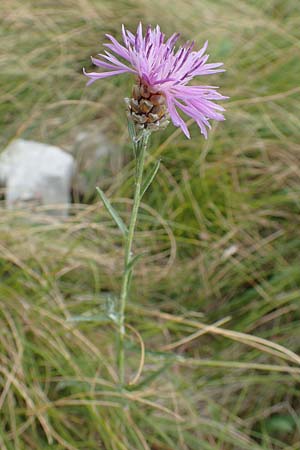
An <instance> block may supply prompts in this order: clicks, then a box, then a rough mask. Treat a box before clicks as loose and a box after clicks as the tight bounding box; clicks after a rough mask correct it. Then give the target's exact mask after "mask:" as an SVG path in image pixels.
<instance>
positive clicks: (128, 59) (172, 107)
mask: <svg viewBox="0 0 300 450" xmlns="http://www.w3.org/2000/svg"><path fill="white" fill-rule="evenodd" d="M122 36H123V41H124V45H122V44H120V43H119V42H118V41H117V40H116V39H115V38H114V37H113V36H111V35H109V34H107V35H106V37H107V38H108V39H109V40H110V43H107V44H104V45H105V46H106V47H107V48H108V49H109V50H110V51H111V52H113V53H115V55H117V56H115V55H113V54H112V53H111V52H109V51H105V54H99V56H100V57H101V59H97V58H92V62H93V64H94V65H95V66H98V67H101V68H102V69H105V71H104V72H101V73H98V72H90V73H87V72H86V71H85V70H84V74H85V75H86V76H87V77H89V78H90V80H89V82H88V84H91V83H93V82H94V81H96V80H97V79H101V78H106V77H110V76H114V75H120V74H123V73H126V72H129V73H133V74H135V75H136V84H135V85H134V87H133V91H132V97H131V98H130V99H125V100H126V103H127V107H128V114H129V116H130V117H131V119H132V120H133V121H134V122H135V124H136V125H137V126H138V127H139V128H148V129H150V130H152V129H153V130H155V129H158V128H161V127H164V126H166V125H167V124H168V118H169V117H170V118H171V120H172V122H173V124H174V125H175V126H176V127H180V128H181V129H182V131H183V132H184V134H185V135H186V136H187V137H188V138H189V137H190V134H189V131H188V128H187V125H186V123H185V122H184V120H183V118H182V117H181V116H180V115H179V113H178V109H179V110H181V111H182V112H183V113H184V114H186V115H187V116H189V117H191V118H192V119H194V120H195V122H196V123H197V124H198V126H199V128H200V130H201V133H202V134H203V135H204V136H205V137H207V128H211V125H210V123H209V120H210V119H214V120H218V121H220V120H224V116H223V115H222V113H220V111H224V108H223V107H222V106H220V105H218V104H216V103H214V101H213V100H223V99H226V98H228V97H225V96H223V95H221V94H220V93H219V92H217V87H216V86H204V85H200V86H199V85H198V86H194V85H190V86H188V85H187V84H188V83H189V82H190V81H191V80H192V79H193V78H194V77H195V76H197V75H201V76H203V75H210V74H214V73H217V72H224V69H220V67H221V66H222V65H223V64H222V63H213V64H207V60H208V58H209V55H206V54H205V52H206V49H207V42H205V44H204V46H203V47H202V48H201V50H199V51H194V50H193V48H194V44H195V43H194V42H187V43H186V44H185V45H183V46H181V47H179V48H178V49H177V50H176V49H175V44H176V42H177V40H178V39H179V36H180V35H179V34H178V33H175V34H173V35H172V36H171V37H170V38H169V39H167V40H166V39H165V35H164V34H163V33H162V32H161V31H160V27H159V26H158V25H157V26H156V28H154V29H152V28H151V26H148V27H147V30H146V33H145V35H144V36H143V29H142V24H141V23H140V24H139V26H138V28H137V32H136V34H135V35H133V34H132V33H131V32H130V31H128V30H126V29H125V27H124V25H123V26H122ZM120 58H121V59H120Z"/></svg>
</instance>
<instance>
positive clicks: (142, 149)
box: [117, 131, 150, 386]
mask: <svg viewBox="0 0 300 450" xmlns="http://www.w3.org/2000/svg"><path fill="white" fill-rule="evenodd" d="M149 135H150V134H149V132H148V131H144V133H143V135H142V137H141V139H140V141H139V142H138V143H136V142H133V145H134V147H135V152H136V164H137V166H136V176H135V193H134V200H133V207H132V211H131V216H130V223H129V229H128V234H127V235H126V240H125V257H124V272H123V278H122V288H121V296H120V309H119V343H118V344H119V345H118V357H117V358H118V359H117V363H118V369H119V381H120V385H121V386H124V382H125V367H124V361H125V354H124V353H125V352H124V340H125V309H126V302H127V298H128V294H129V284H130V279H131V274H132V265H130V262H131V260H132V258H133V254H132V243H133V238H134V232H135V226H136V221H137V216H138V211H139V206H140V201H141V189H142V180H143V173H144V163H145V154H146V149H147V145H148V140H149Z"/></svg>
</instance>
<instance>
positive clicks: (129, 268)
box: [126, 252, 146, 271]
mask: <svg viewBox="0 0 300 450" xmlns="http://www.w3.org/2000/svg"><path fill="white" fill-rule="evenodd" d="M145 255H146V253H145V252H144V253H140V254H139V255H135V256H134V257H133V258H132V259H131V260H130V262H129V264H127V266H126V271H131V270H132V269H133V266H134V265H135V264H136V263H137V262H138V261H139V260H140V259H141V258H142V257H143V256H145Z"/></svg>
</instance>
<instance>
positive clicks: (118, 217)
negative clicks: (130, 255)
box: [96, 187, 128, 236]
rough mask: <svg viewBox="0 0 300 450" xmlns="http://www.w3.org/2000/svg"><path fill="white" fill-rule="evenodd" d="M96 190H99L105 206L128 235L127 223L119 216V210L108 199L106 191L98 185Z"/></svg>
mask: <svg viewBox="0 0 300 450" xmlns="http://www.w3.org/2000/svg"><path fill="white" fill-rule="evenodd" d="M96 190H97V192H98V194H99V195H100V198H101V200H102V202H103V204H104V206H105V208H106V209H107V211H108V212H109V214H110V215H111V217H112V218H113V220H114V221H115V223H116V224H117V225H118V227H119V229H120V230H121V232H122V234H123V236H126V235H127V233H128V230H127V227H126V225H125V223H124V222H123V220H122V219H121V217H120V216H119V214H118V213H117V211H116V210H115V209H114V208H113V207H112V205H111V203H110V201H109V200H108V198H107V197H106V195H105V194H104V192H103V191H102V190H101V189H100V188H98V187H96Z"/></svg>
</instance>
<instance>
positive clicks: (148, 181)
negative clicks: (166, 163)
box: [140, 159, 160, 198]
mask: <svg viewBox="0 0 300 450" xmlns="http://www.w3.org/2000/svg"><path fill="white" fill-rule="evenodd" d="M159 166H160V159H159V160H158V161H156V164H155V166H154V168H153V170H152V172H150V173H149V175H148V176H147V177H146V180H145V183H144V187H143V190H142V193H141V197H140V198H142V197H143V196H144V194H145V192H146V191H147V190H148V188H149V186H150V185H151V183H152V181H153V180H154V178H155V176H156V174H157V172H158V169H159Z"/></svg>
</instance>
